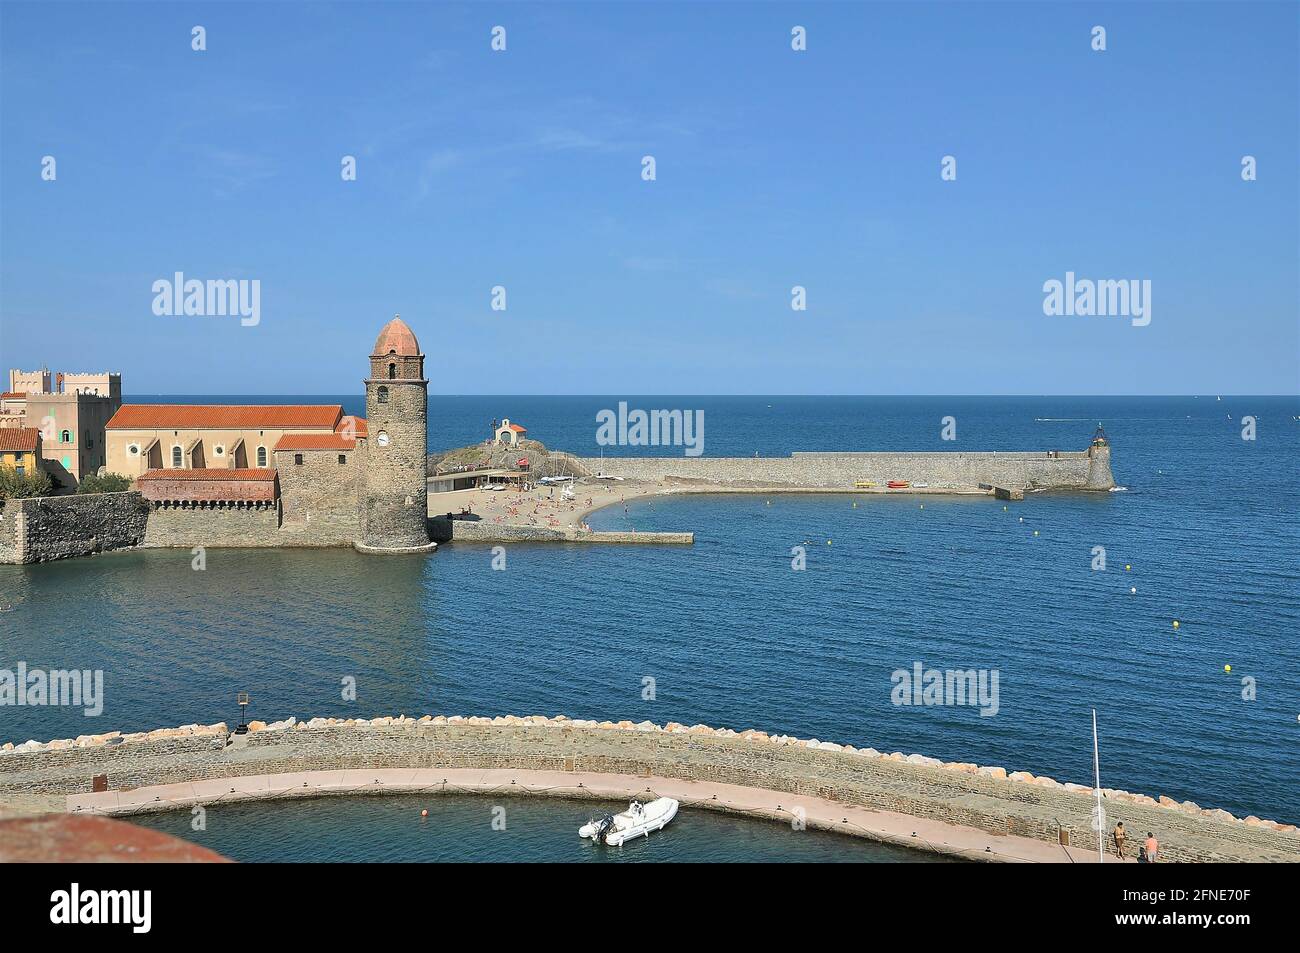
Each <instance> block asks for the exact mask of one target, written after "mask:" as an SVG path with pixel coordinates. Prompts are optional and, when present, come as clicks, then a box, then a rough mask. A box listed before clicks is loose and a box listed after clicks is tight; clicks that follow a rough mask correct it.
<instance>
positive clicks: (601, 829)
mask: <svg viewBox="0 0 1300 953" xmlns="http://www.w3.org/2000/svg"><path fill="white" fill-rule="evenodd" d="M592 827H593V828H595V830H594V831H593V832H592V835H591V839H592V840H594V841H595V842H596V843H597V844H603V843H605V835H606V834H608V833H609V832H610V830H611V829H612V828H613V827H614V815H613V814H602V815H600V817H598V818H596V820H594V821H593V822H592Z"/></svg>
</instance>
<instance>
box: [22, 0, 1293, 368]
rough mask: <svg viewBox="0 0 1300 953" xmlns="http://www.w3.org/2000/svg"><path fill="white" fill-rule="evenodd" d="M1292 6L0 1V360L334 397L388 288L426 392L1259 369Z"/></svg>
mask: <svg viewBox="0 0 1300 953" xmlns="http://www.w3.org/2000/svg"><path fill="white" fill-rule="evenodd" d="M1298 11H1300V6H1297V5H1296V4H1290V3H1288V4H1276V5H1274V4H1265V3H1259V4H1256V3H1227V4H1216V3H1194V4H1171V3H1169V4H1154V5H1146V4H1133V3H1124V4H1114V5H1109V4H1067V5H1052V4H1027V3H1015V4H976V3H966V4H955V5H954V4H939V3H913V4H884V3H881V4H846V3H839V4H825V5H817V4H807V3H800V4H797V5H786V4H775V3H765V4H749V3H725V4H709V3H693V4H689V5H674V4H668V3H654V4H648V3H646V4H643V3H616V4H599V5H597V4H584V5H570V4H565V3H548V4H545V5H539V4H530V3H511V4H474V5H464V6H458V5H438V6H432V5H426V4H418V3H382V2H376V3H346V4H296V3H275V4H269V3H268V4H252V3H226V4H152V3H150V4H145V3H140V4H89V5H80V4H75V3H58V4H49V3H46V4H30V5H29V4H23V3H4V4H3V5H0V27H2V32H3V36H2V39H0V43H2V46H0V52H2V53H3V65H2V66H0V80H2V88H0V106H2V107H3V108H2V114H0V135H2V140H0V141H2V142H3V151H2V156H0V205H2V214H0V242H2V243H3V244H2V246H0V279H2V281H3V284H2V285H0V366H4V367H8V366H11V365H21V366H23V367H32V366H36V365H40V364H47V365H49V366H50V367H52V368H55V369H68V370H120V371H121V372H122V373H123V374H124V379H125V390H126V392H127V393H128V394H129V393H209V394H211V393H232V394H233V393H303V394H308V393H321V394H325V393H341V392H352V391H356V390H359V388H360V383H359V382H360V379H361V378H362V377H363V376H364V374H365V370H366V364H365V356H366V354H367V353H368V351H369V349H370V346H371V344H372V343H373V340H374V337H375V335H376V333H377V332H378V329H379V327H380V326H381V325H382V324H383V323H384V322H385V321H386V320H387V319H388V318H389V317H391V316H392V314H394V313H396V312H400V313H401V314H402V316H403V318H405V319H406V320H407V321H408V322H409V323H410V324H411V326H412V327H413V328H414V329H415V331H416V333H417V335H418V336H419V337H420V341H421V344H422V345H423V348H424V350H425V352H426V354H428V356H429V360H428V370H429V376H430V377H431V378H432V380H433V385H432V388H431V390H432V391H433V392H435V393H489V394H492V393H600V394H618V393H633V394H636V393H662V394H671V393H683V394H691V393H718V394H727V393H737V394H743V393H794V394H799V393H807V394H815V393H840V394H1034V393H1063V394H1178V393H1183V394H1195V393H1292V394H1293V393H1296V392H1297V389H1298V385H1300V279H1298V266H1297V260H1298V258H1300V201H1298V199H1297V174H1296V170H1297V167H1298V163H1300V150H1298V148H1297V127H1298V125H1300V118H1298V117H1300V105H1298V103H1297V89H1298V87H1300V76H1298V72H1297V36H1298V35H1300V13H1298ZM196 24H200V25H202V26H204V27H205V28H206V31H207V50H206V51H204V52H195V51H193V50H192V49H191V48H190V42H191V33H190V31H191V27H193V26H194V25H196ZM497 24H500V25H503V26H505V28H506V30H507V50H506V51H505V52H504V53H494V52H492V51H491V49H490V47H489V42H490V31H491V28H492V27H493V26H494V25H497ZM796 24H799V25H803V26H805V27H806V28H807V31H808V49H807V51H806V52H801V53H796V52H793V51H792V50H791V49H790V29H791V27H792V26H794V25H796ZM1096 24H1100V25H1103V26H1104V27H1105V28H1106V30H1107V47H1108V48H1107V50H1106V51H1105V52H1102V53H1099V52H1094V51H1093V50H1092V49H1091V47H1090V31H1091V29H1092V27H1093V26H1094V25H1096ZM348 154H351V155H354V156H356V157H357V162H358V165H357V180H356V181H355V182H345V181H343V180H342V179H341V177H340V162H341V159H342V157H343V156H344V155H348ZM647 154H650V155H653V156H654V157H655V159H656V164H657V175H658V178H657V180H656V181H654V182H645V181H643V180H642V179H641V175H640V173H641V157H642V156H643V155H647ZM46 155H52V156H54V157H55V159H56V161H57V179H56V180H55V181H53V182H49V181H43V180H42V178H41V161H42V157H43V156H46ZM944 155H953V156H955V157H956V159H957V180H956V181H953V182H944V181H941V180H940V175H939V171H940V160H941V157H942V156H944ZM1243 155H1253V156H1255V157H1256V158H1257V161H1258V180H1257V181H1254V182H1243V181H1242V179H1241V174H1240V170H1241V158H1242V156H1243ZM177 271H181V272H183V273H185V275H186V276H187V277H191V278H201V279H207V278H221V279H226V278H246V279H258V280H260V282H261V288H262V290H261V322H260V324H258V325H257V326H256V327H242V326H241V325H240V323H239V321H238V320H237V319H232V318H228V317H226V318H222V317H197V316H189V317H167V316H157V315H155V314H154V313H153V311H152V307H151V306H152V303H153V292H152V290H151V287H152V284H153V282H154V281H155V280H157V279H160V278H170V277H171V276H172V275H173V273H175V272H177ZM1067 271H1073V272H1075V273H1076V274H1077V275H1079V276H1080V277H1092V278H1098V279H1101V278H1114V279H1127V278H1137V279H1150V280H1151V282H1152V302H1151V304H1152V321H1151V323H1150V325H1149V326H1147V327H1141V328H1139V327H1133V326H1131V323H1130V322H1129V321H1128V320H1127V319H1125V318H1116V317H1109V318H1104V317H1082V316H1068V317H1067V316H1059V317H1048V316H1046V315H1044V314H1043V307H1042V305H1043V298H1044V295H1043V291H1042V286H1043V283H1044V282H1045V281H1047V280H1049V279H1052V278H1057V279H1063V278H1064V276H1065V273H1066V272H1067ZM494 285H503V286H504V287H505V288H506V292H507V303H508V307H507V310H506V311H505V312H498V311H493V310H491V308H490V306H489V305H490V290H491V288H492V287H493V286H494ZM794 285H802V286H804V287H806V288H807V295H808V310H807V311H804V312H796V311H792V310H791V308H790V289H791V287H792V286H794Z"/></svg>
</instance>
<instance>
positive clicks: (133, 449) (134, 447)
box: [126, 443, 140, 457]
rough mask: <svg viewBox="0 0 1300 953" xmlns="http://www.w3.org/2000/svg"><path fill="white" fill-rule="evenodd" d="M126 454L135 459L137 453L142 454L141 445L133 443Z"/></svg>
mask: <svg viewBox="0 0 1300 953" xmlns="http://www.w3.org/2000/svg"><path fill="white" fill-rule="evenodd" d="M126 452H127V453H129V454H131V456H133V457H134V456H135V455H136V454H137V453H139V452H140V445H139V444H138V443H133V444H131V446H129V447H127V448H126Z"/></svg>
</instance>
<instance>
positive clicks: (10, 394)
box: [0, 390, 27, 400]
mask: <svg viewBox="0 0 1300 953" xmlns="http://www.w3.org/2000/svg"><path fill="white" fill-rule="evenodd" d="M26 399H27V395H26V394H24V393H23V392H22V391H20V390H7V391H5V392H4V393H3V394H0V400H26Z"/></svg>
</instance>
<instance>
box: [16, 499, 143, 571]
mask: <svg viewBox="0 0 1300 953" xmlns="http://www.w3.org/2000/svg"><path fill="white" fill-rule="evenodd" d="M148 516H149V506H148V504H147V503H146V502H145V501H144V499H143V498H142V497H141V496H140V494H139V493H136V492H133V491H128V492H123V493H87V494H82V495H74V496H38V497H31V498H29V499H22V500H6V501H5V502H4V503H3V504H0V562H3V563H36V562H46V561H49V560H53V559H67V558H69V557H71V556H89V555H91V554H92V553H98V552H103V551H104V550H109V549H123V548H126V547H130V546H138V545H140V543H141V541H142V540H143V539H144V535H145V524H146V522H147V520H148Z"/></svg>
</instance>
